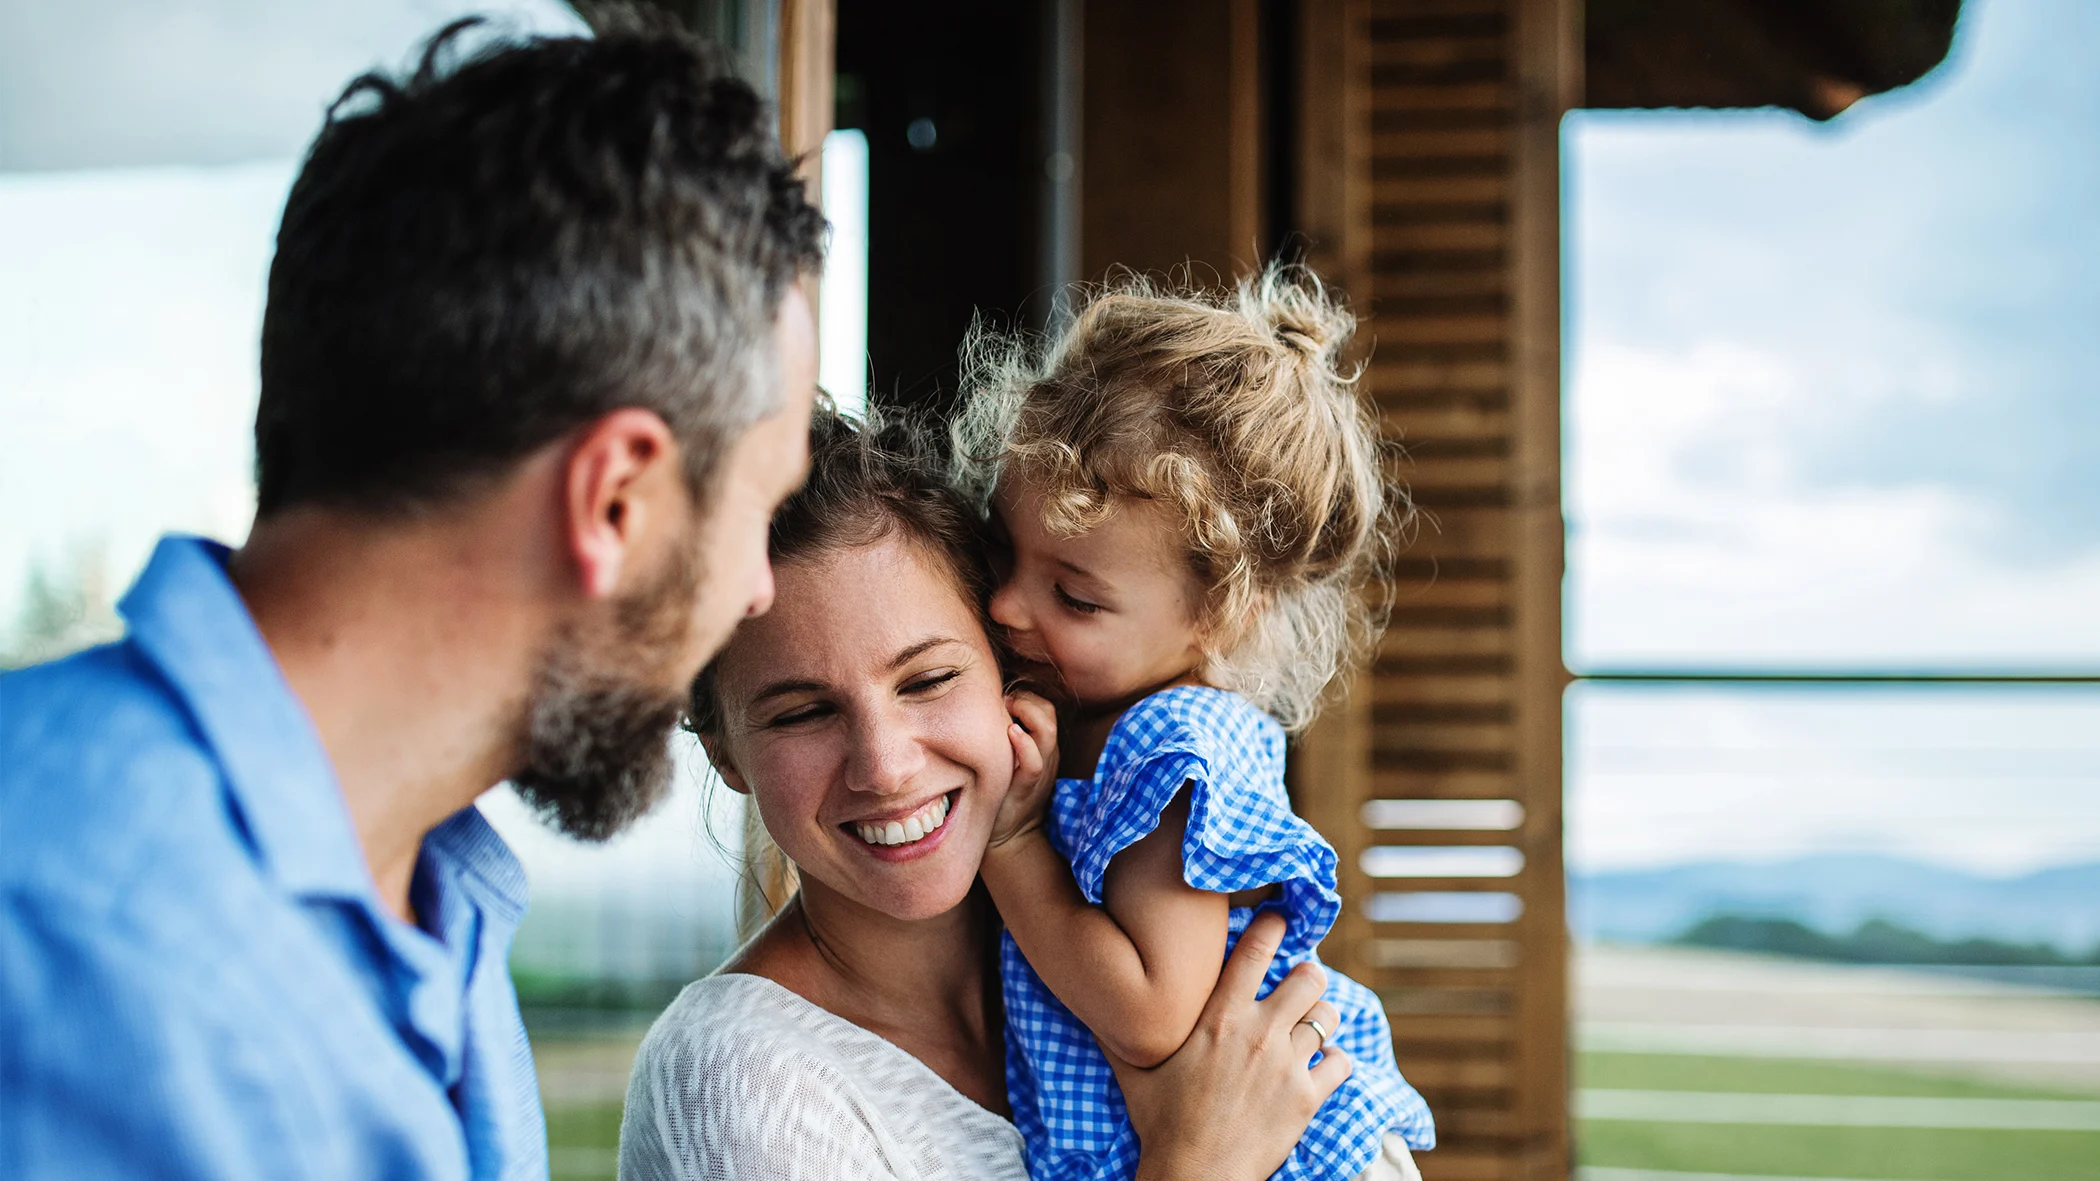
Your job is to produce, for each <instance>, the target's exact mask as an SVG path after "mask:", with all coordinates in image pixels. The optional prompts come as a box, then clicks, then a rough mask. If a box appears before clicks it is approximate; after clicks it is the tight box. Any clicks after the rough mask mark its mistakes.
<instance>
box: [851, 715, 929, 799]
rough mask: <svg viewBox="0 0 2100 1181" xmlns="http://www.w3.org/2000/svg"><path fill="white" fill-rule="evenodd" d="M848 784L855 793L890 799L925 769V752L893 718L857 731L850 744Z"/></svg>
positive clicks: (911, 733)
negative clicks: (849, 776) (860, 792)
mask: <svg viewBox="0 0 2100 1181" xmlns="http://www.w3.org/2000/svg"><path fill="white" fill-rule="evenodd" d="M854 746H855V749H854V752H853V767H852V780H851V782H850V783H848V785H847V786H849V787H851V788H852V789H853V790H855V791H865V792H873V793H876V794H878V795H890V794H892V793H895V792H900V791H904V790H906V789H907V788H909V787H910V786H911V785H912V781H913V780H915V779H917V778H918V775H919V772H920V771H921V770H923V769H924V768H925V766H926V749H925V747H923V746H922V745H920V743H919V736H918V735H917V734H915V733H913V732H912V730H911V727H909V726H907V725H904V724H903V723H902V722H901V721H899V720H897V719H893V718H885V719H879V720H876V721H874V722H872V723H870V724H868V725H866V726H863V727H861V732H860V734H859V735H858V736H857V741H856V742H855V744H854Z"/></svg>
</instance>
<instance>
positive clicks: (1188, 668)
mask: <svg viewBox="0 0 2100 1181" xmlns="http://www.w3.org/2000/svg"><path fill="white" fill-rule="evenodd" d="M992 505H993V509H994V511H995V512H996V513H997V514H998V517H999V520H1000V522H1001V523H1002V524H1004V526H1005V528H1006V534H1007V536H1008V537H1009V538H1010V539H1011V540H1012V544H1013V566H1012V569H1011V570H1008V571H1005V572H1004V577H1003V579H1002V580H1001V583H1000V586H999V589H998V590H997V591H996V592H994V593H993V595H992V606H991V614H992V618H993V619H994V620H995V621H997V622H998V623H999V625H1000V626H1002V627H1004V628H1005V629H1006V632H1007V637H1008V641H1009V642H1010V643H1011V644H1012V645H1013V648H1014V650H1015V652H1016V653H1017V654H1018V655H1019V656H1021V658H1022V659H1024V660H1033V661H1038V662H1044V663H1048V664H1051V665H1054V666H1055V667H1056V668H1057V671H1058V673H1059V675H1060V676H1061V677H1062V678H1063V680H1064V684H1065V687H1066V688H1067V689H1068V690H1069V691H1070V692H1071V694H1072V696H1073V697H1074V698H1075V699H1076V700H1077V701H1078V703H1079V704H1080V705H1081V706H1099V705H1115V704H1120V703H1122V702H1124V701H1127V700H1129V699H1130V698H1132V697H1135V696H1138V695H1140V694H1143V693H1147V692H1150V691H1152V690H1154V689H1158V688H1160V687H1162V686H1165V685H1168V684H1170V683H1172V682H1174V681H1177V680H1181V679H1183V678H1185V677H1188V676H1190V675H1191V674H1193V673H1195V672H1196V671H1197V670H1199V669H1200V668H1201V667H1202V664H1203V651H1202V647H1201V638H1202V632H1201V625H1200V624H1199V622H1198V620H1199V618H1200V606H1201V601H1202V600H1201V592H1200V588H1199V587H1198V586H1197V585H1196V580H1195V577H1194V576H1193V574H1192V573H1191V572H1190V570H1189V568H1188V563H1187V561H1186V559H1185V558H1184V555H1185V554H1186V553H1187V550H1188V542H1187V541H1186V539H1184V538H1183V536H1182V532H1181V527H1180V524H1179V522H1177V521H1176V520H1175V519H1174V518H1173V516H1172V515H1171V514H1170V513H1169V512H1168V510H1167V509H1165V508H1164V507H1162V506H1161V505H1160V504H1159V503H1158V502H1156V501H1150V500H1136V499H1131V498H1127V497H1117V498H1116V500H1115V505H1114V510H1113V511H1112V512H1111V513H1110V514H1109V517H1108V519H1107V520H1105V521H1103V522H1102V523H1101V524H1100V525H1098V526H1096V527H1095V528H1094V529H1092V530H1091V531H1089V532H1087V533H1083V534H1081V535H1079V536H1077V537H1059V536H1057V535H1056V534H1053V533H1051V532H1050V531H1049V530H1047V529H1045V528H1044V527H1043V512H1042V508H1043V505H1042V497H1041V495H1040V493H1038V492H1037V491H1036V490H1035V489H1034V488H1033V487H1031V486H1029V484H1028V482H1027V481H1025V480H1021V479H1015V478H1010V479H1007V480H1004V481H1001V482H1000V485H999V490H998V493H997V495H996V496H994V497H993V500H992Z"/></svg>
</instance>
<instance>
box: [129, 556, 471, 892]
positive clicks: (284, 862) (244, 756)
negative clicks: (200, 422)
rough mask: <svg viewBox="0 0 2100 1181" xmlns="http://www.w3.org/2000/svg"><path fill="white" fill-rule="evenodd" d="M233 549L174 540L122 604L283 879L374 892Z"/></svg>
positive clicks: (316, 741)
mask: <svg viewBox="0 0 2100 1181" xmlns="http://www.w3.org/2000/svg"><path fill="white" fill-rule="evenodd" d="M229 553H230V551H229V550H228V549H227V548H226V547H225V546H223V545H220V544H218V543H217V542H213V541H206V540H204V539H203V538H197V537H180V536H170V537H165V538H162V539H161V542H160V545H159V546H158V547H157V548H156V549H155V550H154V551H153V557H152V559H151V560H150V561H148V562H147V564H146V569H145V571H144V573H142V574H140V575H139V579H138V581H137V582H136V583H134V584H132V587H131V590H130V591H129V592H127V593H126V594H125V595H124V598H123V601H122V602H120V603H119V604H118V605H117V609H118V610H119V611H120V612H122V613H123V615H124V618H125V620H126V622H127V623H128V624H129V625H130V638H131V641H132V643H134V644H136V645H137V646H138V649H139V651H140V652H141V653H143V654H144V655H145V657H146V658H147V659H148V660H150V661H151V662H152V663H153V664H154V665H155V666H156V667H157V668H158V669H159V670H160V674H161V675H162V676H163V677H165V678H166V679H167V682H168V684H169V685H170V686H171V687H172V688H173V690H174V692H175V695H176V696H177V697H179V698H180V699H181V700H182V702H183V703H184V704H185V705H186V706H187V707H188V709H189V711H190V714H191V716H192V717H193V718H195V719H196V723H197V728H198V729H199V730H200V731H201V732H202V733H203V735H204V739H205V741H206V742H207V743H208V744H209V745H210V746H211V748H212V752H213V753H214V754H215V755H216V756H217V758H218V761H219V765H220V767H221V769H222V771H223V772H224V774H225V778H226V783H227V787H228V790H229V791H230V793H231V794H232V796H233V799H234V803H235V806H236V807H237V808H238V810H239V812H240V814H241V818H242V820H243V821H244V822H245V823H246V824H247V827H248V832H249V836H250V839H251V840H253V841H254V843H255V846H256V849H257V852H258V853H259V854H260V855H261V858H262V861H263V862H264V864H265V865H266V866H267V867H268V869H269V871H270V873H271V874H272V876H273V877H275V878H276V880H277V881H278V882H279V884H281V885H283V886H284V887H285V888H286V889H287V890H289V891H290V892H292V893H294V894H298V895H322V896H329V897H339V898H350V899H360V900H365V899H369V898H370V897H371V896H372V891H373V886H372V879H371V873H370V871H369V870H368V869H367V868H366V865H365V860H364V854H363V852H362V850H361V849H360V848H359V846H358V843H357V834H356V831H355V829H354V828H353V826H352V825H351V822H350V814H349V810H348V809H347V808H346V807H345V806H344V803H343V793H342V788H341V786H340V784H338V782H337V780H336V776H335V769H334V767H333V766H331V765H330V764H329V761H328V753H327V751H326V750H325V749H323V748H322V746H321V739H320V735H319V734H317V733H316V732H315V730H314V726H313V721H312V719H311V718H309V717H308V716H307V713H306V709H305V707H304V706H303V705H302V704H300V702H299V699H298V697H297V696H296V695H294V694H293V692H292V688H291V686H290V685H289V684H287V683H286V682H285V679H284V674H283V672H282V671H281V670H280V669H279V668H278V666H277V660H276V658H275V657H274V656H272V655H271V653H270V649H269V646H268V645H267V644H265V643H264V642H263V638H262V633H261V632H259V631H257V630H256V627H255V621H254V619H253V618H252V617H251V616H250V615H249V614H248V608H247V605H246V604H244V603H243V602H242V601H241V597H240V593H239V592H238V591H237V590H236V589H235V588H234V585H233V580H232V579H231V578H229V577H228V576H227V573H226V560H227V557H228V555H229ZM491 835H493V834H491Z"/></svg>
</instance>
